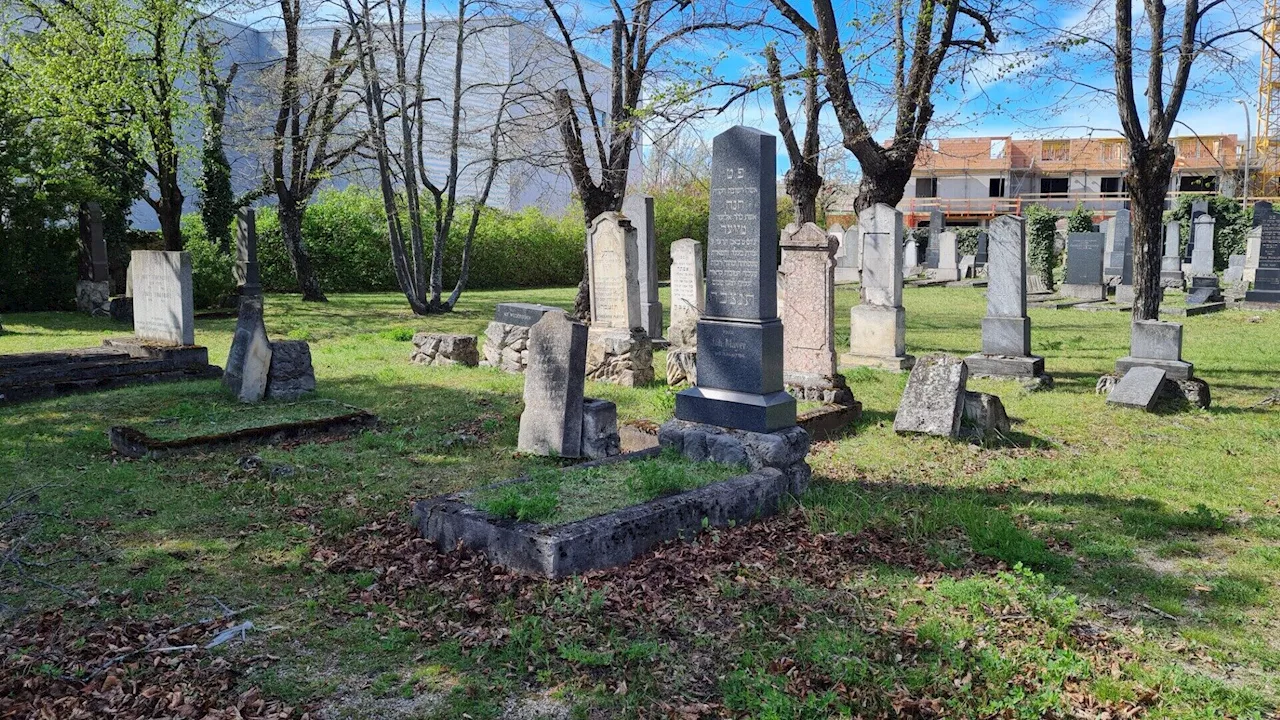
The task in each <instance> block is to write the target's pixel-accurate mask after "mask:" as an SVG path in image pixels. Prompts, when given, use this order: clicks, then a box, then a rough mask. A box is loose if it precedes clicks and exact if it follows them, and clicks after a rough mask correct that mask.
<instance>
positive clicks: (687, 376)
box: [667, 347, 698, 386]
mask: <svg viewBox="0 0 1280 720" xmlns="http://www.w3.org/2000/svg"><path fill="white" fill-rule="evenodd" d="M667 384H668V385H672V386H675V385H686V384H687V385H697V384H698V349H697V348H675V347H673V348H671V349H670V350H667Z"/></svg>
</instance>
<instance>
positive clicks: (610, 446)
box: [582, 398, 622, 460]
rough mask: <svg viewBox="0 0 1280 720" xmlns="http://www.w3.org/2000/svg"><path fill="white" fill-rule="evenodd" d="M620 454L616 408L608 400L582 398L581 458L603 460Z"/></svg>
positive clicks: (620, 444) (620, 442)
mask: <svg viewBox="0 0 1280 720" xmlns="http://www.w3.org/2000/svg"><path fill="white" fill-rule="evenodd" d="M621 452H622V439H621V437H619V435H618V406H617V405H614V404H613V403H611V402H609V401H608V400H599V399H596V398H582V456H583V457H585V458H587V459H588V460H603V459H604V458H607V457H613V456H614V455H618V454H619V453H621Z"/></svg>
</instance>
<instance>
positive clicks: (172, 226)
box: [155, 169, 185, 251]
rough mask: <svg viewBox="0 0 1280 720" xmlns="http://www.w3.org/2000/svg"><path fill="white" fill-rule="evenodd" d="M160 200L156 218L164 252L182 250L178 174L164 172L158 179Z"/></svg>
mask: <svg viewBox="0 0 1280 720" xmlns="http://www.w3.org/2000/svg"><path fill="white" fill-rule="evenodd" d="M159 185H160V199H159V201H158V202H157V203H156V206H155V210H156V218H157V219H158V220H159V221H160V235H161V237H163V238H164V249H165V250H175V251H177V250H182V246H183V243H182V204H183V200H184V199H185V198H183V195H182V186H181V185H179V184H178V173H177V170H176V169H175V170H174V171H173V172H167V171H166V172H164V173H162V174H161V177H160V183H159Z"/></svg>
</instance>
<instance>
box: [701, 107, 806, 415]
mask: <svg viewBox="0 0 1280 720" xmlns="http://www.w3.org/2000/svg"><path fill="white" fill-rule="evenodd" d="M775 162H776V148H775V141H774V137H773V136H772V135H769V134H767V133H763V132H760V131H759V130H755V129H753V128H747V127H742V126H738V127H734V128H730V129H729V130H726V131H725V132H723V133H721V134H720V135H717V136H716V138H715V140H714V141H713V143H712V181H711V220H710V227H709V232H708V239H707V299H706V316H705V317H704V318H703V319H702V320H700V321H699V322H698V358H697V362H698V370H697V373H698V386H697V387H693V388H689V389H687V390H682V391H681V392H680V393H678V394H677V395H676V417H677V418H679V419H680V420H687V421H690V422H699V423H705V424H711V425H720V426H724V427H730V428H736V429H738V430H746V431H751V432H772V431H774V430H780V429H783V428H786V427H790V426H794V425H795V422H796V402H795V399H794V398H792V397H791V396H790V395H788V394H787V393H786V392H785V391H784V390H783V383H782V354H783V344H782V338H783V335H782V324H781V322H780V321H779V320H778V318H777V285H778V281H777V270H776V268H777V257H778V236H777V217H776V214H777V184H776V181H775V176H776V167H775Z"/></svg>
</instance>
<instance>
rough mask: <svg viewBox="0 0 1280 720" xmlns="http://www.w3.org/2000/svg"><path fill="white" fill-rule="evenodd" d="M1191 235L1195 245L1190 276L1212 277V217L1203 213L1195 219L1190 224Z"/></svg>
mask: <svg viewBox="0 0 1280 720" xmlns="http://www.w3.org/2000/svg"><path fill="white" fill-rule="evenodd" d="M1191 235H1192V237H1193V238H1194V241H1193V242H1194V244H1195V249H1194V250H1193V251H1192V253H1191V275H1192V276H1193V277H1210V276H1213V216H1212V215H1209V214H1208V213H1204V214H1202V215H1199V216H1198V217H1196V219H1195V220H1194V221H1192V223H1191ZM1215 277H1216V276H1215Z"/></svg>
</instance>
